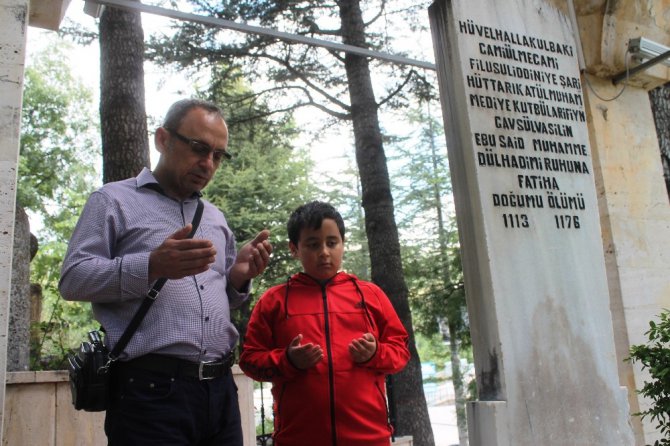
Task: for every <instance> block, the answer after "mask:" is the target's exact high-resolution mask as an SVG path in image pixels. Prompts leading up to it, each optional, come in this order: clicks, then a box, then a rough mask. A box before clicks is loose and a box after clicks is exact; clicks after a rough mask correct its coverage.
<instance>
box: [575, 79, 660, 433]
mask: <svg viewBox="0 0 670 446" xmlns="http://www.w3.org/2000/svg"><path fill="white" fill-rule="evenodd" d="M587 80H588V84H589V85H590V87H591V88H589V89H587V90H586V91H585V94H586V96H587V109H588V112H589V116H590V120H589V128H590V130H591V144H592V145H591V147H592V149H593V164H594V168H595V171H596V184H597V189H598V197H599V199H598V202H599V207H600V218H601V227H602V234H603V243H604V251H605V264H606V268H607V279H608V288H609V294H610V308H611V310H612V319H613V324H614V333H615V344H616V350H617V357H618V367H619V376H620V382H621V384H622V385H626V386H628V401H629V404H630V407H631V412H633V413H635V412H638V411H640V410H646V409H648V408H649V401H647V400H645V399H643V398H641V396H640V395H638V394H637V393H636V392H635V389H641V388H642V386H643V385H644V381H645V380H648V379H649V375H648V373H646V372H644V373H643V372H642V370H641V367H640V366H639V364H638V365H635V366H633V365H631V364H630V363H628V362H625V361H624V359H625V358H627V357H628V356H629V352H628V349H629V346H630V345H635V344H645V343H646V342H647V338H646V336H645V335H644V333H645V332H646V331H647V330H648V329H649V321H651V320H652V319H654V318H655V317H656V316H657V315H658V314H659V313H660V312H661V310H662V309H664V308H670V281H668V265H669V264H670V253H669V252H668V247H669V246H670V204H669V203H668V194H667V192H666V189H665V184H664V181H663V170H662V167H661V157H660V150H659V147H658V139H657V136H656V128H655V127H654V121H653V118H652V112H651V107H650V103H649V95H648V92H647V91H646V90H645V89H644V88H639V87H635V86H633V85H628V86H626V87H624V86H623V85H619V86H613V85H612V83H611V82H610V81H609V80H606V79H598V78H595V77H593V76H587ZM622 89H624V90H623V92H622V91H621V90H622ZM619 93H621V94H620V96H618V98H617V99H616V100H608V99H611V98H614V97H615V96H616V95H617V94H619ZM631 423H632V425H633V427H634V428H635V436H636V444H637V445H644V444H653V443H654V441H655V440H658V439H660V438H661V437H662V436H661V435H660V433H659V432H657V431H656V429H655V428H654V426H655V423H654V422H653V421H650V420H648V419H645V421H644V423H641V421H640V418H639V417H632V418H631Z"/></svg>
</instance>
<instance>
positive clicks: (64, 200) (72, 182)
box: [17, 41, 100, 369]
mask: <svg viewBox="0 0 670 446" xmlns="http://www.w3.org/2000/svg"><path fill="white" fill-rule="evenodd" d="M65 46H66V44H65V43H64V42H62V41H54V42H52V43H51V44H50V45H49V46H48V47H47V48H45V49H44V50H43V51H41V52H39V53H37V54H36V55H35V56H34V57H33V59H32V61H31V63H30V64H29V65H28V66H27V68H26V72H25V79H24V97H23V114H22V117H21V119H22V125H21V149H20V150H21V156H20V159H19V181H18V190H17V199H18V203H19V205H21V206H23V207H25V208H26V209H27V210H28V211H29V213H30V214H32V215H33V220H34V221H40V222H41V223H42V227H41V229H40V230H39V232H38V234H37V238H38V240H39V249H38V251H37V254H36V256H35V258H34V259H33V261H32V263H31V282H33V283H34V284H37V285H39V286H40V287H41V290H42V320H41V321H40V322H39V323H38V324H37V325H38V326H37V327H33V332H34V336H33V340H32V343H33V345H32V346H31V368H33V369H44V368H46V369H58V368H62V367H63V363H62V359H63V357H64V354H65V352H66V351H67V350H68V349H69V348H71V347H74V346H75V345H76V342H78V340H80V339H83V335H84V333H85V332H86V331H88V330H89V329H91V328H93V327H94V326H95V325H94V322H93V318H92V314H91V311H90V306H89V305H88V304H82V303H76V302H65V301H63V300H62V299H60V296H59V294H58V290H57V285H58V278H59V274H60V265H61V262H62V259H63V255H64V254H65V250H66V248H67V240H68V238H69V236H70V234H71V232H72V229H73V228H74V226H75V224H76V221H77V217H78V216H79V212H80V211H81V208H82V206H83V204H84V202H85V200H86V197H87V196H88V194H89V193H90V192H91V191H92V190H93V189H94V188H95V187H96V186H97V185H98V184H99V183H100V175H99V173H98V171H97V169H96V163H95V161H94V160H96V159H98V158H99V157H100V148H99V144H98V143H96V141H97V126H96V123H97V119H95V116H96V112H95V110H94V108H93V101H92V95H91V92H90V91H88V90H86V88H85V87H84V86H83V84H82V83H81V81H80V80H78V79H76V78H75V77H74V76H73V74H72V72H71V70H70V68H69V66H68V60H67V57H65Z"/></svg>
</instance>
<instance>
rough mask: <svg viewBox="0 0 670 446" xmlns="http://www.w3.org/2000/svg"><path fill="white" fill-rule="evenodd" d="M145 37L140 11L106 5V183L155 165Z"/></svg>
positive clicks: (103, 59) (102, 56)
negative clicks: (149, 122) (146, 91)
mask: <svg viewBox="0 0 670 446" xmlns="http://www.w3.org/2000/svg"><path fill="white" fill-rule="evenodd" d="M143 63H144V32H143V30H142V23H141V20H140V13H139V12H129V11H122V10H119V9H114V8H110V7H109V6H106V7H105V8H104V10H103V13H102V16H101V17H100V122H101V133H102V160H103V174H102V181H103V182H104V183H108V182H110V181H117V180H123V179H126V178H130V177H133V176H135V175H137V174H138V173H139V172H140V170H142V168H143V167H145V166H150V160H149V140H148V136H147V117H146V110H145V105H144V66H143Z"/></svg>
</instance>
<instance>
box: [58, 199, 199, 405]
mask: <svg viewBox="0 0 670 446" xmlns="http://www.w3.org/2000/svg"><path fill="white" fill-rule="evenodd" d="M203 207H204V205H203V203H202V201H200V200H199V199H198V207H197V209H196V211H195V215H194V216H193V222H192V224H193V228H192V229H191V233H190V234H189V236H188V238H191V237H193V235H195V231H196V230H197V229H198V226H199V225H200V219H201V217H202V211H203ZM165 282H167V279H166V278H160V279H158V280H157V281H156V282H155V283H154V286H153V287H151V289H150V290H149V291H148V292H147V294H146V296H144V300H143V301H142V304H141V305H140V307H139V308H138V309H137V312H136V313H135V315H134V316H133V318H132V320H131V321H130V323H129V324H128V326H127V327H126V329H125V331H124V332H123V334H122V335H121V338H120V339H119V342H117V343H116V345H115V346H114V348H113V349H112V351H111V352H110V351H109V350H108V349H107V347H106V346H105V344H104V343H103V341H102V336H101V334H100V332H99V331H98V330H93V331H91V332H89V333H88V337H89V340H90V342H88V341H84V342H82V343H81V346H80V347H79V350H77V351H73V352H72V353H70V354H68V356H67V361H68V370H69V374H70V390H71V391H72V404H73V405H74V408H75V409H77V410H85V411H87V412H100V411H103V410H106V409H107V401H108V398H109V368H110V366H111V365H112V363H113V362H114V361H116V360H117V359H118V357H119V355H120V354H121V352H123V349H124V348H126V345H128V342H129V341H130V338H132V337H133V334H135V331H136V330H137V327H139V325H140V323H141V322H142V319H144V316H145V315H146V314H147V311H148V310H149V307H151V305H152V304H153V303H154V301H155V300H156V298H157V297H158V293H159V292H160V290H161V288H163V285H165Z"/></svg>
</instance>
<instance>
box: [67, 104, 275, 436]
mask: <svg viewBox="0 0 670 446" xmlns="http://www.w3.org/2000/svg"><path fill="white" fill-rule="evenodd" d="M155 145H156V148H157V150H158V151H159V152H160V160H159V162H158V165H157V166H156V169H155V170H154V171H153V172H151V171H149V170H148V169H146V168H145V169H144V170H143V171H142V172H141V173H140V174H139V175H138V176H137V177H136V178H131V179H127V180H123V181H118V182H114V183H108V184H106V185H105V186H103V187H102V188H101V189H99V190H98V191H96V192H94V193H93V194H91V196H90V197H89V199H88V201H87V203H86V205H85V206H84V209H83V211H82V214H81V216H80V219H79V222H78V223H77V226H76V228H75V230H74V233H73V234H72V239H71V240H70V245H69V247H68V251H67V254H66V256H65V259H64V262H63V267H62V274H61V279H60V284H59V288H60V292H61V294H62V296H63V298H65V299H67V300H80V301H88V302H91V303H92V307H93V313H94V315H95V317H96V319H97V320H98V321H99V322H100V323H101V325H102V326H103V328H104V330H105V332H106V343H107V345H108V346H109V348H110V349H111V348H112V347H113V346H114V345H115V343H116V342H117V341H118V340H119V338H120V336H121V334H122V333H123V331H124V330H125V328H126V326H127V324H128V322H129V321H130V320H131V318H132V317H133V315H134V314H135V312H136V311H137V308H138V307H139V305H140V303H141V302H142V300H143V299H144V296H145V295H146V292H147V291H148V289H149V287H150V286H151V285H152V284H153V283H154V282H155V281H156V279H158V278H161V277H166V278H168V279H169V280H168V281H167V282H166V283H165V286H164V287H163V289H162V291H161V292H160V295H159V296H158V298H157V299H156V300H155V302H154V303H153V305H152V306H151V308H149V311H148V313H147V315H146V317H145V318H144V320H143V322H142V323H141V324H140V326H139V328H138V329H137V331H136V332H135V334H134V335H133V336H132V338H131V340H130V342H129V343H128V345H127V347H126V348H125V349H124V352H123V353H122V354H121V355H120V357H119V360H118V361H116V362H115V363H114V364H113V366H112V372H111V401H110V403H109V407H108V409H107V414H106V419H105V433H106V434H107V437H108V440H109V444H110V445H123V446H128V445H161V446H165V445H226V446H228V445H233V446H236V445H240V446H241V445H242V429H241V424H240V413H239V407H238V402H237V389H236V387H235V384H234V382H233V377H232V374H231V373H230V364H231V362H230V358H231V357H232V355H233V349H234V347H235V344H236V343H237V340H238V333H237V330H236V329H235V327H234V326H233V324H232V323H231V321H230V309H231V308H235V307H236V306H238V305H240V304H241V303H242V302H243V301H244V300H245V299H246V298H247V297H248V295H247V293H248V292H249V286H250V281H251V279H253V278H254V277H256V276H257V275H259V274H260V273H262V272H263V270H264V269H265V268H266V266H267V264H268V261H269V257H270V254H271V253H272V246H271V245H270V243H269V241H268V237H269V232H268V231H267V230H264V231H261V232H260V233H259V234H258V235H257V236H256V238H255V239H254V240H253V241H251V242H250V243H248V244H246V245H244V246H243V247H242V248H241V249H240V251H239V253H238V252H236V248H235V239H234V236H233V234H232V232H231V230H230V228H229V227H228V224H227V222H226V219H225V217H224V216H223V214H222V213H221V212H220V211H219V210H218V209H217V208H216V207H215V206H213V205H212V204H210V203H208V202H205V201H204V200H203V202H204V212H203V214H202V220H201V222H200V226H199V227H198V229H197V231H196V233H195V235H194V236H193V238H188V234H189V233H190V231H191V221H192V219H193V216H194V214H195V211H196V207H197V203H198V200H199V199H200V191H201V190H202V189H203V188H204V187H205V186H206V185H207V183H209V181H210V180H211V178H212V176H213V175H214V173H215V172H216V169H217V168H218V167H219V165H220V164H221V163H222V162H223V161H224V160H225V159H227V158H229V157H230V154H229V153H228V152H227V146H228V129H227V126H226V123H225V121H224V119H223V116H222V113H221V110H220V109H219V108H218V107H217V106H216V105H214V104H211V103H208V102H205V101H200V100H195V99H185V100H182V101H178V102H176V103H175V104H173V105H172V106H171V107H170V109H169V110H168V113H167V115H166V117H165V121H164V123H163V126H162V127H160V128H159V129H157V131H156V134H155Z"/></svg>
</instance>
